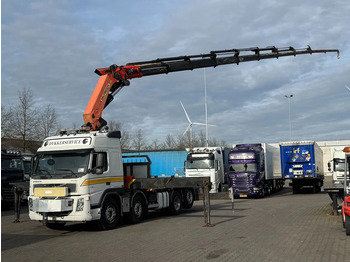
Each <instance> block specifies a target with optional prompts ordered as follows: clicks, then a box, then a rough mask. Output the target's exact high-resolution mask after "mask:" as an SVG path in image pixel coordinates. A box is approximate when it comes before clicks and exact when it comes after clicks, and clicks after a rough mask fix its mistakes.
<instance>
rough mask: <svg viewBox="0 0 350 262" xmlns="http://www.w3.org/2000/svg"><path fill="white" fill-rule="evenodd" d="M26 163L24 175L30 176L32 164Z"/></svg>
mask: <svg viewBox="0 0 350 262" xmlns="http://www.w3.org/2000/svg"><path fill="white" fill-rule="evenodd" d="M23 163H24V173H25V174H30V171H31V163H30V161H23Z"/></svg>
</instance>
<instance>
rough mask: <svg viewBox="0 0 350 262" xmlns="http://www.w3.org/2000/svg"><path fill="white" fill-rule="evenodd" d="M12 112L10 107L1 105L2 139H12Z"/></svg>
mask: <svg viewBox="0 0 350 262" xmlns="http://www.w3.org/2000/svg"><path fill="white" fill-rule="evenodd" d="M12 115H13V113H12V110H11V108H10V107H5V106H3V105H1V138H12V137H13V134H12V130H11V119H12Z"/></svg>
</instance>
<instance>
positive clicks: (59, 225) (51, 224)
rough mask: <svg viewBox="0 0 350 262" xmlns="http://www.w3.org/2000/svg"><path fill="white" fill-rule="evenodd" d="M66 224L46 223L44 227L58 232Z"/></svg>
mask: <svg viewBox="0 0 350 262" xmlns="http://www.w3.org/2000/svg"><path fill="white" fill-rule="evenodd" d="M65 225H66V223H58V222H53V223H49V222H48V223H47V224H46V227H47V228H50V229H54V230H60V229H63V228H64V226H65Z"/></svg>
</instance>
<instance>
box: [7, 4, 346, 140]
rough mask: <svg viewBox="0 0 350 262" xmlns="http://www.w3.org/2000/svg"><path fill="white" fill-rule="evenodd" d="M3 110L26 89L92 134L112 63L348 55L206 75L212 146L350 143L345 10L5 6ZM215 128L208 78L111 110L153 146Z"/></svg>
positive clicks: (156, 83)
mask: <svg viewBox="0 0 350 262" xmlns="http://www.w3.org/2000/svg"><path fill="white" fill-rule="evenodd" d="M2 9H3V11H4V12H3V17H2V36H3V41H2V79H1V81H2V83H1V84H2V90H1V93H2V104H5V105H6V104H10V103H13V101H16V99H17V98H18V91H19V90H21V89H22V88H23V87H24V86H26V87H29V88H31V89H32V91H33V93H34V95H35V97H36V98H35V99H36V103H37V104H38V105H42V104H45V103H46V104H51V105H52V106H53V107H54V108H55V109H56V110H57V112H58V114H59V116H60V121H61V122H62V126H63V127H66V128H69V127H71V125H72V124H73V123H76V124H77V125H80V124H82V123H83V118H82V114H83V112H84V109H85V107H86V105H87V103H88V101H89V98H90V95H91V94H92V91H93V89H94V86H95V85H96V83H97V81H98V76H97V75H95V74H94V73H93V71H94V69H95V68H100V67H106V66H109V65H110V64H118V65H123V64H126V63H129V62H135V61H136V62H137V61H144V60H151V59H156V58H159V57H171V56H179V55H192V54H201V53H208V52H210V51H211V50H220V49H231V48H243V47H252V46H259V47H265V46H271V45H276V46H277V47H284V46H294V47H295V48H306V47H307V45H310V46H311V47H312V48H314V49H321V48H322V49H323V48H331V49H333V48H339V49H340V50H341V59H340V60H337V59H336V55H335V54H333V53H332V54H313V55H311V56H310V55H301V56H297V57H285V58H279V59H269V60H266V61H259V62H249V63H241V64H239V65H227V66H220V67H217V68H207V69H206V80H207V103H208V113H209V116H208V117H209V122H210V123H212V124H215V125H216V126H215V127H210V128H209V132H210V136H215V137H216V138H217V139H218V140H222V139H224V140H226V141H227V142H229V143H241V142H278V141H283V140H288V139H289V122H288V101H287V100H286V98H285V97H284V95H285V94H293V95H294V97H293V98H292V100H291V115H292V128H293V134H294V135H293V137H294V136H295V139H301V140H302V139H303V138H304V137H315V138H322V139H329V140H333V139H342V138H344V139H345V138H346V139H349V136H350V132H349V131H347V130H348V128H347V127H349V126H350V122H349V121H350V120H349V116H348V115H346V112H349V110H350V103H348V101H349V98H350V94H349V93H350V92H349V91H348V90H346V89H345V88H344V85H348V86H349V85H350V80H349V77H348V75H349V71H350V66H349V65H350V63H349V60H350V51H349V50H350V48H349V47H350V44H349V42H348V35H347V34H346V32H348V28H347V25H348V24H349V22H350V18H349V15H348V14H349V13H350V5H349V4H348V3H347V2H346V1H340V0H339V1H333V3H332V5H329V1H325V0H321V1H317V4H315V2H314V1H301V0H298V1H294V2H281V1H274V0H269V1H264V2H259V1H253V0H247V1H242V2H239V1H238V2H237V1H228V0H227V1H204V2H203V1H199V0H197V1H176V2H168V1H151V2H147V3H139V2H138V3H136V2H118V3H117V2H116V3H111V2H110V1H96V0H89V1H86V2H85V3H84V5H81V4H80V3H78V2H72V1H44V2H43V1H30V2H29V3H28V2H27V1H20V0H15V1H6V2H5V3H2ZM180 100H182V102H183V103H184V104H185V106H186V110H188V111H189V112H190V116H191V119H192V120H193V121H199V122H203V121H205V111H204V73H203V70H194V71H184V72H177V73H171V74H168V75H158V76H149V77H143V78H141V79H133V80H131V86H128V87H125V88H124V89H123V90H122V91H121V92H120V93H119V94H118V95H117V97H116V98H115V100H114V101H113V102H112V104H111V105H109V106H108V107H107V108H106V110H105V111H104V114H103V117H104V118H105V119H107V120H115V121H121V122H122V123H124V125H125V127H127V128H128V129H130V130H137V129H140V128H141V129H142V130H144V132H145V133H146V134H147V137H148V139H149V140H152V139H155V138H158V139H159V140H162V139H164V138H165V136H166V135H167V134H172V135H174V136H177V135H179V134H182V133H183V131H184V130H185V129H186V127H187V120H186V119H185V116H184V114H183V111H182V108H181V105H180V103H179V101H180Z"/></svg>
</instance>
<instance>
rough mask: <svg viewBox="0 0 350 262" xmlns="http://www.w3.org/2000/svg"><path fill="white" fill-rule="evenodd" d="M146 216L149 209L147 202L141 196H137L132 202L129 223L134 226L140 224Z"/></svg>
mask: <svg viewBox="0 0 350 262" xmlns="http://www.w3.org/2000/svg"><path fill="white" fill-rule="evenodd" d="M146 214H147V207H146V203H145V200H144V199H143V197H142V196H141V195H139V194H137V195H135V196H134V198H133V200H132V204H131V209H130V213H129V215H128V218H129V221H130V222H131V223H133V224H137V223H140V222H141V221H142V220H143V218H144V217H145V215H146Z"/></svg>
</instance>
